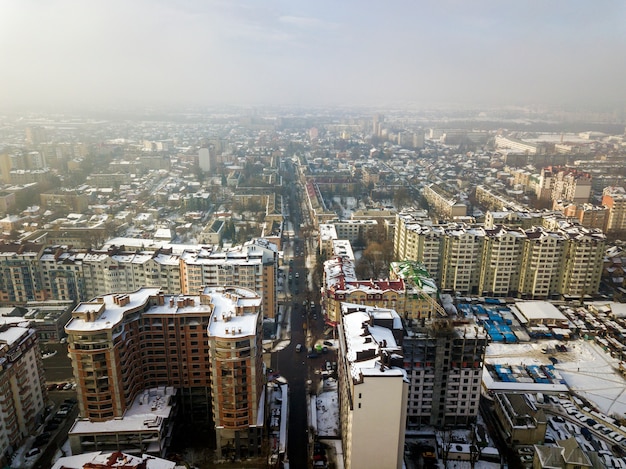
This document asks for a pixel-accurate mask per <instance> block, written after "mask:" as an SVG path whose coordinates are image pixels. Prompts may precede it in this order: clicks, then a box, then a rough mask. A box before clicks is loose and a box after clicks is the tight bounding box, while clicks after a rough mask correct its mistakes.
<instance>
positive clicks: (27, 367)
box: [0, 317, 46, 466]
mask: <svg viewBox="0 0 626 469" xmlns="http://www.w3.org/2000/svg"><path fill="white" fill-rule="evenodd" d="M0 321H1V323H0V367H1V368H0V464H2V465H3V466H4V465H8V464H9V463H10V457H11V455H12V454H13V451H15V450H16V449H17V448H18V447H19V446H20V445H21V444H22V443H23V442H24V440H25V439H26V438H27V437H29V436H30V435H32V434H33V433H34V432H35V430H36V429H37V427H38V426H39V425H40V422H41V420H40V419H41V416H42V415H43V411H44V409H45V404H46V403H45V399H46V389H45V386H44V384H45V381H44V374H43V365H42V362H41V351H40V349H39V341H38V339H37V333H36V331H35V329H34V328H31V327H30V325H29V323H28V321H25V320H24V319H22V318H11V317H2V318H0Z"/></svg>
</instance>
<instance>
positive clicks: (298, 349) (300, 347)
mask: <svg viewBox="0 0 626 469" xmlns="http://www.w3.org/2000/svg"><path fill="white" fill-rule="evenodd" d="M301 351H302V344H298V345H296V352H301Z"/></svg>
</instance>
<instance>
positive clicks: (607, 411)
mask: <svg viewBox="0 0 626 469" xmlns="http://www.w3.org/2000/svg"><path fill="white" fill-rule="evenodd" d="M459 109H460V108H459ZM459 109H456V110H451V109H444V108H439V109H434V110H430V111H416V110H400V109H386V110H385V109H369V108H367V109H366V108H358V109H348V108H341V109H339V108H338V109H322V108H314V109H295V108H294V109H291V108H287V107H284V108H261V107H259V108H255V109H243V108H235V107H222V108H215V109H210V110H209V109H192V110H185V111H179V110H171V109H167V110H165V109H164V110H162V111H155V110H144V111H132V112H130V111H125V112H121V111H115V112H114V111H108V112H106V113H105V112H99V113H94V114H93V115H92V116H87V115H84V116H83V115H70V114H67V115H63V114H54V115H53V114H50V115H46V114H35V113H30V114H15V115H9V114H7V115H3V116H0V238H1V239H0V364H1V365H2V370H1V371H0V465H1V466H2V467H10V468H14V469H31V468H54V469H74V468H75V469H87V468H89V469H95V468H98V469H101V468H102V469H104V468H115V467H124V468H134V469H175V468H177V469H180V468H196V469H205V468H212V467H232V468H239V467H258V468H289V467H294V468H319V469H343V468H345V469H363V468H365V469H367V468H373V469H374V468H376V469H380V468H398V469H400V468H404V467H406V468H409V469H413V468H451V467H455V468H472V469H474V468H505V467H507V468H508V467H511V468H520V467H524V468H534V469H538V468H545V469H548V468H585V467H589V468H601V469H602V468H607V469H608V468H626V397H625V396H626V379H625V377H626V280H625V279H626V273H625V271H626V127H625V122H626V119H625V118H624V116H623V115H616V113H615V112H610V113H609V112H606V113H605V112H600V111H593V112H591V111H585V112H583V111H579V110H564V109H556V108H554V109H547V108H545V109H538V108H530V107H529V108H523V107H515V108H514V107H509V108H491V109H481V110H473V109H470V108H467V109H460V110H459Z"/></svg>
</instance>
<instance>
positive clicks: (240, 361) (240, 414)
mask: <svg viewBox="0 0 626 469" xmlns="http://www.w3.org/2000/svg"><path fill="white" fill-rule="evenodd" d="M207 291H216V290H208V289H207ZM213 295H214V301H215V304H216V306H217V304H218V302H219V303H222V302H231V303H232V305H233V306H232V307H230V308H224V307H222V308H221V309H222V311H221V312H219V311H216V312H214V314H213V316H212V319H211V322H210V324H209V328H208V335H209V340H208V343H209V363H210V367H211V370H212V374H211V398H212V409H213V421H214V422H215V430H216V438H217V456H218V459H231V458H236V459H239V458H241V457H251V456H258V455H259V454H260V452H261V445H262V438H263V425H264V422H263V415H264V414H263V410H262V409H263V406H264V402H263V400H262V398H263V387H264V384H265V381H264V377H263V362H262V355H263V348H262V334H261V331H262V326H261V319H262V315H261V298H260V297H259V296H257V295H256V294H255V293H254V292H252V291H249V290H245V289H237V290H236V291H235V290H229V291H225V292H224V293H223V294H222V295H221V296H220V297H218V295H216V294H213Z"/></svg>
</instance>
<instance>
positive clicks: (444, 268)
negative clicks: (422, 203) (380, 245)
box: [394, 214, 606, 299]
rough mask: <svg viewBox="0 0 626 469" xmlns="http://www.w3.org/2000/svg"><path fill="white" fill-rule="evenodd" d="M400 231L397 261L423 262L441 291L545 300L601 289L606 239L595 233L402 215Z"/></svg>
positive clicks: (569, 227)
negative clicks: (422, 219)
mask: <svg viewBox="0 0 626 469" xmlns="http://www.w3.org/2000/svg"><path fill="white" fill-rule="evenodd" d="M557 226H558V227H557ZM396 227H397V229H396V235H395V239H394V257H396V258H397V259H408V260H415V261H419V262H422V263H423V264H424V265H425V266H426V268H427V270H428V272H429V273H430V274H431V275H432V277H433V278H434V279H436V281H437V284H438V285H439V286H440V288H441V289H442V290H451V291H455V292H459V293H462V294H485V295H496V296H509V295H511V296H512V295H517V296H522V297H527V298H539V299H543V298H548V297H550V296H552V295H571V294H574V295H579V294H580V292H581V291H582V290H584V291H585V294H595V293H597V292H598V289H599V285H600V280H599V279H600V277H599V275H601V270H602V259H601V258H602V255H601V251H602V249H603V248H604V246H605V243H606V240H605V236H604V235H603V234H602V233H601V232H600V231H599V230H597V229H588V228H585V227H581V226H576V225H567V224H566V223H558V224H555V228H554V229H552V230H548V229H545V228H541V227H538V226H535V227H532V228H528V229H509V228H503V227H498V226H496V227H495V228H494V229H491V230H489V229H488V230H485V229H483V228H470V227H468V226H467V225H463V224H448V225H435V226H428V225H427V224H426V223H421V224H420V223H419V220H415V221H414V222H412V220H411V218H410V217H407V216H405V215H403V214H399V215H398V218H397V222H396ZM566 247H567V249H566ZM574 254H575V257H572V256H574ZM568 256H569V257H568ZM575 292H578V293H575Z"/></svg>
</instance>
